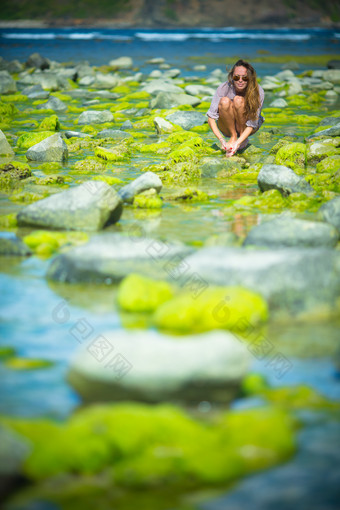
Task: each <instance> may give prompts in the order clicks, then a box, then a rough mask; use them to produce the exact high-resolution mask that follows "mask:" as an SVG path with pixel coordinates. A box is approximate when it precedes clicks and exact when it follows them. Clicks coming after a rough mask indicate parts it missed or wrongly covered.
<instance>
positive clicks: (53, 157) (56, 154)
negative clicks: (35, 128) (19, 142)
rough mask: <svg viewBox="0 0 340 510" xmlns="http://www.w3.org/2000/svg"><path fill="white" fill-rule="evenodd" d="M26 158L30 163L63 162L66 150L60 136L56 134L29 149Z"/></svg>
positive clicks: (65, 157) (66, 155) (66, 154)
mask: <svg viewBox="0 0 340 510" xmlns="http://www.w3.org/2000/svg"><path fill="white" fill-rule="evenodd" d="M26 157H27V159H28V160H30V161H41V162H43V161H65V160H66V159H67V157H68V149H67V145H66V143H65V142H64V140H63V139H62V137H61V135H60V134H59V133H56V134H55V135H52V136H49V137H48V138H45V140H43V141H42V142H39V143H36V144H35V145H33V146H32V147H30V148H29V149H28V151H27V152H26Z"/></svg>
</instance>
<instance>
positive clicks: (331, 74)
mask: <svg viewBox="0 0 340 510" xmlns="http://www.w3.org/2000/svg"><path fill="white" fill-rule="evenodd" d="M323 79H324V80H326V81H330V82H331V83H333V84H334V85H340V69H327V71H324V76H323Z"/></svg>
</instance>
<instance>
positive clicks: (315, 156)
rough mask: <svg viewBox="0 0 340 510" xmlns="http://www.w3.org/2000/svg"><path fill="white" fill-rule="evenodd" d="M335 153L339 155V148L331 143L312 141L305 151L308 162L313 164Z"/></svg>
mask: <svg viewBox="0 0 340 510" xmlns="http://www.w3.org/2000/svg"><path fill="white" fill-rule="evenodd" d="M312 148H313V149H312ZM311 149H312V150H311ZM337 155H340V150H339V149H338V148H336V147H334V145H333V144H332V143H325V142H314V144H312V145H311V148H310V149H309V150H308V152H307V161H308V163H309V164H311V165H315V164H316V163H319V162H320V161H322V160H323V159H326V158H329V157H330V156H337Z"/></svg>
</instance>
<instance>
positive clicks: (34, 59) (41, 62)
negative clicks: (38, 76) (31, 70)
mask: <svg viewBox="0 0 340 510" xmlns="http://www.w3.org/2000/svg"><path fill="white" fill-rule="evenodd" d="M50 66H51V62H50V61H49V60H48V58H46V57H42V56H41V55H40V54H39V53H32V55H30V56H29V57H28V59H27V61H26V67H35V68H37V69H41V70H42V71H44V70H45V69H49V68H50Z"/></svg>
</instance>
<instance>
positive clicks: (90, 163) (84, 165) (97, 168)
mask: <svg viewBox="0 0 340 510" xmlns="http://www.w3.org/2000/svg"><path fill="white" fill-rule="evenodd" d="M106 170H107V164H106V163H104V161H100V160H98V159H97V158H95V157H93V156H88V157H87V158H85V159H82V160H80V161H77V162H76V163H75V164H74V166H73V170H72V172H75V173H79V174H82V173H84V174H88V173H92V172H105V171H106Z"/></svg>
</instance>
